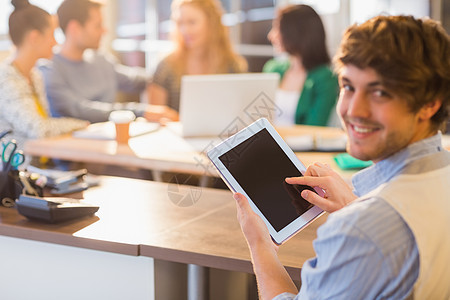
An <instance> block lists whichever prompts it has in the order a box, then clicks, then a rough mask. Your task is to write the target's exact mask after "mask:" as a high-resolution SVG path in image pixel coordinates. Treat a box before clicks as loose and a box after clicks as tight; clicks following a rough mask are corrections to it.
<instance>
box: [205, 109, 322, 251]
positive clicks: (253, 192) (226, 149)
mask: <svg viewBox="0 0 450 300" xmlns="http://www.w3.org/2000/svg"><path fill="white" fill-rule="evenodd" d="M208 157H209V159H210V160H211V161H212V163H213V164H214V166H215V167H216V168H217V170H218V171H219V173H220V175H221V177H222V179H223V180H224V181H225V183H226V184H227V185H228V187H229V188H230V189H231V190H232V191H234V192H239V193H241V194H243V195H245V196H246V197H247V199H248V200H249V202H250V206H251V207H252V209H253V210H254V211H255V212H256V213H257V214H258V215H259V216H260V217H261V218H262V219H263V221H264V222H265V223H266V225H267V227H268V229H269V232H270V235H271V236H272V239H273V240H274V242H275V243H276V244H282V243H283V242H285V241H286V240H287V239H289V238H290V237H292V236H293V235H294V234H295V233H297V232H298V231H300V230H301V229H302V228H304V227H305V226H306V225H308V224H309V223H311V222H312V221H313V220H314V219H316V218H317V217H319V216H320V215H321V214H322V213H323V211H322V210H321V209H320V208H319V207H317V206H314V205H312V204H310V203H309V202H308V201H306V200H305V199H303V198H302V197H301V196H300V193H301V191H302V190H304V189H308V190H311V191H315V192H316V193H318V194H319V195H321V196H323V191H322V190H321V189H320V188H314V189H313V188H311V187H309V186H304V185H290V184H287V183H286V181H285V179H286V177H298V176H302V175H303V173H304V172H305V171H306V168H305V166H304V165H303V164H302V163H301V162H300V160H299V159H298V158H297V156H296V155H295V154H294V152H292V150H291V149H290V148H289V146H288V145H287V144H286V143H285V142H284V141H283V139H282V138H281V136H280V135H279V134H278V133H277V131H276V130H275V128H273V126H272V125H271V124H270V123H269V121H268V120H267V119H264V118H261V119H259V120H258V121H256V122H254V123H252V124H251V125H249V126H248V127H246V128H244V129H242V130H241V131H239V132H238V133H236V134H235V135H233V136H231V137H229V138H228V139H226V140H224V141H223V142H222V143H221V144H219V145H217V146H216V147H215V148H213V149H211V150H210V151H208Z"/></svg>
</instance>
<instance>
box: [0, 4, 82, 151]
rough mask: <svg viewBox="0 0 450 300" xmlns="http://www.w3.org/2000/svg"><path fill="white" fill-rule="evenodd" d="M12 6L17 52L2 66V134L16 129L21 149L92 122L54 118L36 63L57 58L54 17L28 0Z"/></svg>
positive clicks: (11, 22)
mask: <svg viewBox="0 0 450 300" xmlns="http://www.w3.org/2000/svg"><path fill="white" fill-rule="evenodd" d="M11 3H12V4H13V6H14V11H13V12H12V13H11V15H10V17H9V36H10V38H11V40H12V43H13V44H14V46H15V52H14V54H13V56H12V57H11V58H8V59H7V60H6V61H4V62H3V63H2V64H1V65H0V131H4V130H12V135H11V137H12V138H14V139H16V141H17V142H18V148H19V149H21V148H22V147H23V143H24V142H25V141H26V140H27V139H35V138H42V137H48V136H55V135H59V134H63V133H68V132H70V131H73V130H76V129H81V128H84V127H86V126H87V125H88V122H86V121H83V120H78V119H73V118H53V117H51V116H50V111H49V107H48V101H47V96H46V94H45V89H44V83H43V80H42V75H41V73H40V72H39V70H38V69H37V68H36V67H35V64H36V61H37V60H38V59H40V58H50V57H51V56H52V55H53V53H52V48H53V46H55V44H56V42H55V38H54V29H55V21H54V18H53V17H52V16H50V14H49V13H48V12H46V11H45V10H43V9H41V8H39V7H37V6H34V5H32V4H30V3H29V2H28V1H27V0H13V1H11Z"/></svg>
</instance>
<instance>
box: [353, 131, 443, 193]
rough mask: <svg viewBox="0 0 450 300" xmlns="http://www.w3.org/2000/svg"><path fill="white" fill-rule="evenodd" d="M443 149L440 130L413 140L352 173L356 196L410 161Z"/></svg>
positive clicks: (392, 175) (396, 172)
mask: <svg viewBox="0 0 450 300" xmlns="http://www.w3.org/2000/svg"><path fill="white" fill-rule="evenodd" d="M442 150H443V147H442V141H441V132H438V133H437V134H436V135H434V136H432V137H429V138H426V139H423V140H420V141H418V142H415V143H413V144H411V145H409V146H408V147H406V148H404V149H402V150H400V151H398V152H397V153H395V154H393V155H391V156H390V157H388V158H386V159H384V160H382V161H380V162H378V163H376V164H374V165H372V166H370V167H368V168H366V169H364V170H361V171H359V172H358V173H356V174H355V175H353V177H352V184H353V188H354V191H353V192H354V193H355V195H357V196H358V197H361V196H362V195H365V194H367V193H369V192H370V191H372V190H373V189H375V188H377V187H378V186H380V185H381V184H383V183H386V182H388V181H389V180H391V179H392V178H393V177H394V176H396V175H398V174H399V173H400V171H401V170H402V169H403V168H404V167H405V166H406V165H408V164H409V163H410V162H412V161H414V160H416V159H419V158H421V157H424V156H426V155H430V154H434V153H437V152H440V151H442Z"/></svg>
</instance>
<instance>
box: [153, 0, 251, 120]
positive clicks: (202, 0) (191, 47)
mask: <svg viewBox="0 0 450 300" xmlns="http://www.w3.org/2000/svg"><path fill="white" fill-rule="evenodd" d="M222 14H223V9H222V6H221V4H220V2H219V1H218V0H174V1H173V2H172V20H173V21H174V23H175V26H174V30H173V32H172V40H173V41H174V44H175V49H174V50H173V52H172V53H170V54H169V55H168V56H167V57H166V58H164V59H163V60H162V61H161V62H160V63H159V65H158V67H157V69H156V71H155V74H154V77H153V82H152V84H151V86H150V101H151V103H152V104H159V105H168V106H169V107H170V108H173V109H175V110H177V111H178V110H179V104H180V103H179V102H180V84H181V77H182V76H183V75H200V74H220V73H238V72H245V71H246V70H247V63H246V61H245V60H244V58H242V57H241V56H239V55H237V54H236V53H235V52H234V51H233V49H232V46H231V42H230V40H229V37H228V30H227V28H226V27H225V26H224V25H223V24H222V21H221V17H222Z"/></svg>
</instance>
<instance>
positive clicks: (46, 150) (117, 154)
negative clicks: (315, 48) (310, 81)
mask: <svg viewBox="0 0 450 300" xmlns="http://www.w3.org/2000/svg"><path fill="white" fill-rule="evenodd" d="M173 129H174V127H173V126H172V127H162V128H161V129H159V130H158V131H155V132H152V133H149V134H145V135H142V136H138V137H134V138H131V139H130V140H129V143H128V144H124V145H122V144H117V143H116V142H115V141H112V140H94V139H80V138H74V137H72V136H71V135H62V136H58V137H53V138H45V139H37V140H30V141H28V142H27V143H26V144H25V149H24V151H25V153H26V154H28V155H32V156H46V157H50V158H57V159H64V160H69V161H77V162H85V163H100V164H105V165H114V166H124V167H136V168H140V169H147V170H153V171H157V172H175V173H187V174H195V175H208V176H218V175H217V172H216V170H215V169H214V167H213V166H212V164H211V163H210V162H209V160H208V158H207V157H206V155H204V152H205V151H206V150H209V149H210V148H211V147H212V145H216V144H217V143H219V142H220V141H221V140H220V139H219V138H182V137H181V136H180V134H179V133H178V132H177V130H173ZM278 131H279V132H280V134H281V136H282V137H284V138H289V137H292V136H302V135H303V136H305V135H309V136H312V137H313V138H316V139H317V138H324V137H328V138H329V137H335V136H338V137H339V136H342V135H343V133H342V131H341V130H340V129H337V128H326V127H317V126H301V125H297V126H293V127H286V128H278ZM334 154H335V153H330V152H309V151H308V152H299V153H298V154H297V155H298V157H299V158H300V160H301V161H302V162H303V163H304V164H305V165H306V166H308V165H309V164H311V163H314V162H316V161H320V162H325V163H328V164H329V165H330V166H331V167H332V168H333V169H335V170H337V171H338V172H340V173H341V175H343V176H344V177H350V176H351V174H353V172H346V171H340V170H339V168H338V166H337V165H336V164H335V162H334V160H333V155H334ZM155 177H156V178H158V174H156V176H155Z"/></svg>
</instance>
